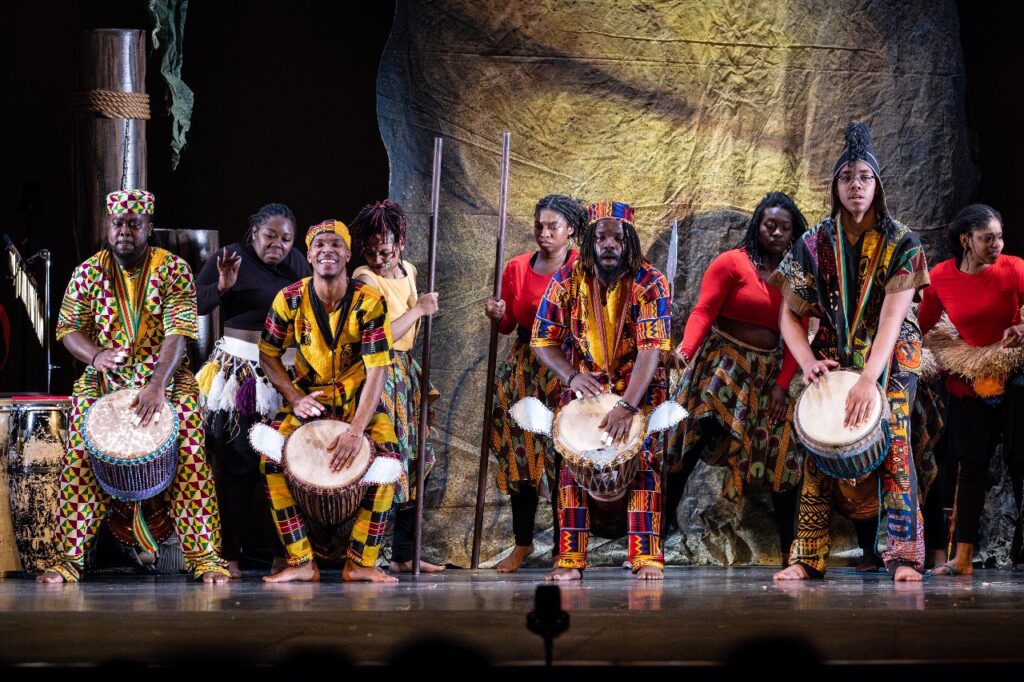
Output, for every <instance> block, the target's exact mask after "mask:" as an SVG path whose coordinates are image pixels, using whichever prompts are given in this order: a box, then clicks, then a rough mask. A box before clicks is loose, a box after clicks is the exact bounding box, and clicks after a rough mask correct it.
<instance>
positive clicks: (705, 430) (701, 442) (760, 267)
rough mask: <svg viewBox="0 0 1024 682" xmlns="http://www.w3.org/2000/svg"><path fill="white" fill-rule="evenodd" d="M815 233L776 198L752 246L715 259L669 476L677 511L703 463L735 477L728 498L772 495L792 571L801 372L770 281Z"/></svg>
mask: <svg viewBox="0 0 1024 682" xmlns="http://www.w3.org/2000/svg"><path fill="white" fill-rule="evenodd" d="M806 231H807V221H806V220H805V219H804V216H803V214H802V213H801V212H800V209H799V208H797V206H796V204H795V203H794V202H793V200H792V199H791V198H790V197H789V196H788V195H786V194H784V193H782V192H771V193H770V194H768V195H767V196H765V197H764V198H763V199H761V202H760V203H759V204H758V205H757V208H756V209H754V215H753V217H752V218H751V220H750V223H749V224H748V226H747V232H746V235H745V236H744V238H743V241H742V242H741V243H740V244H738V245H737V247H736V248H734V249H730V250H729V251H726V252H724V253H722V254H721V255H719V256H718V257H716V258H715V259H714V260H713V261H711V265H710V266H708V269H707V271H706V272H705V273H704V278H703V280H702V281H701V285H700V296H699V297H698V299H697V304H696V306H695V307H694V309H693V312H692V313H691V314H690V317H689V319H688V320H687V321H686V330H685V331H684V333H683V342H682V344H681V345H680V346H679V350H678V353H679V355H680V356H681V358H682V360H683V362H684V363H685V364H686V365H687V368H686V371H685V372H684V373H683V380H682V382H680V385H679V387H678V388H677V389H676V395H675V398H676V400H678V401H679V403H680V404H682V405H683V407H685V408H686V410H687V411H688V412H689V415H690V416H689V417H688V422H687V423H688V426H687V427H686V428H683V429H680V432H681V433H683V434H685V435H684V436H683V438H682V439H681V441H682V442H679V443H677V444H676V447H678V450H679V451H680V453H681V454H682V456H681V457H679V456H678V455H677V458H676V462H675V467H674V469H675V471H674V472H673V473H671V474H669V477H668V495H669V498H668V499H669V509H671V510H673V511H674V510H675V509H676V508H678V506H679V502H680V500H681V499H682V496H683V490H684V488H685V486H686V479H687V478H688V477H689V475H690V473H691V472H692V471H693V467H694V465H695V464H696V461H697V459H698V458H700V457H702V458H704V459H705V461H707V462H708V463H709V464H712V465H719V466H727V467H729V469H731V474H730V475H729V476H727V477H726V492H727V493H728V495H729V497H734V496H737V495H740V494H742V493H743V492H744V491H746V490H750V489H758V488H763V489H767V490H768V492H769V493H770V494H771V499H772V508H773V510H774V512H775V524H776V527H777V529H778V532H779V549H780V552H781V553H782V564H783V566H785V565H786V558H787V557H788V555H789V546H790V544H792V541H793V519H794V517H795V515H796V498H797V491H798V485H797V484H799V483H800V464H801V458H800V454H799V451H798V449H797V444H796V440H795V438H794V437H793V433H792V411H793V402H792V401H790V399H789V384H790V381H791V380H792V379H793V376H794V375H795V374H796V370H797V364H796V360H794V359H793V356H792V354H790V353H789V352H784V350H783V349H784V346H783V344H782V338H781V336H780V333H779V307H780V306H781V305H782V294H781V293H779V291H778V289H776V288H775V287H773V286H771V285H770V284H768V278H769V277H770V276H771V273H772V272H773V271H774V270H775V268H776V267H777V266H778V265H779V263H780V262H782V258H783V256H785V255H786V253H787V252H788V251H789V249H790V247H791V246H792V245H793V242H794V241H795V240H797V239H799V238H800V237H801V236H802V235H803V233H804V232H806ZM673 449H675V448H673ZM673 515H674V514H673Z"/></svg>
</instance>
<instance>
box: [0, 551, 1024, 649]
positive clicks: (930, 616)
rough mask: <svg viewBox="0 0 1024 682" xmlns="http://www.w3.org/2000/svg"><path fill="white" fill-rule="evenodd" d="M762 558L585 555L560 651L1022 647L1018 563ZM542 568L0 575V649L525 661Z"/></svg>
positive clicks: (568, 587)
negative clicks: (298, 574)
mask: <svg viewBox="0 0 1024 682" xmlns="http://www.w3.org/2000/svg"><path fill="white" fill-rule="evenodd" d="M772 573H773V571H772V570H771V569H767V568H687V567H678V568H677V567H670V568H669V569H668V571H667V573H666V579H665V581H664V582H649V583H647V582H640V581H637V580H635V579H633V578H632V577H631V576H630V574H629V573H628V571H626V570H616V569H608V568H605V569H593V570H589V571H587V573H586V579H585V580H584V581H583V582H581V583H578V584H562V585H561V586H560V587H561V594H562V606H563V608H564V609H565V610H566V611H568V612H569V614H570V617H571V627H570V628H569V630H568V632H566V633H565V634H563V635H562V636H561V637H559V638H558V639H557V640H556V642H555V646H554V660H555V663H556V664H582V665H589V666H593V665H605V664H627V665H653V666H676V665H700V666H708V665H716V664H718V663H721V662H722V661H723V660H725V659H726V657H727V656H728V655H729V653H730V652H731V651H733V650H735V649H736V647H737V646H740V645H742V644H744V643H747V642H750V641H752V640H756V639H759V638H765V637H790V636H791V637H796V638H801V639H803V640H805V641H807V642H809V643H810V644H811V646H812V647H813V648H815V649H816V650H817V651H818V652H819V653H820V655H821V656H822V657H823V658H824V660H825V661H826V662H828V663H839V664H843V663H846V664H868V663H881V664H898V663H930V664H937V663H967V662H979V663H981V662H987V663H998V664H1008V663H1014V662H1021V661H1024V573H1021V572H1016V573H1014V572H1010V571H1005V570H999V571H996V570H981V571H979V572H977V573H975V575H974V576H973V577H961V578H953V579H950V578H932V579H929V580H927V581H926V582H924V583H917V584H911V583H906V584H893V583H892V581H891V580H890V579H889V577H888V576H887V575H885V574H869V575H862V574H857V573H854V572H853V570H852V569H836V570H832V571H830V573H829V576H828V578H827V579H826V580H824V581H820V580H819V581H808V582H799V583H785V584H777V583H776V584H773V582H772V580H771V576H772ZM543 574H544V572H543V571H541V570H525V571H521V572H519V573H517V574H514V575H511V576H501V575H498V574H496V573H495V572H494V571H468V570H457V569H455V570H452V569H449V570H448V571H447V572H445V573H444V574H441V575H437V576H421V577H418V578H412V577H411V576H407V577H403V578H402V579H401V581H400V583H399V584H397V585H390V586H388V585H364V584H342V583H341V582H340V573H339V572H338V571H326V572H325V573H324V581H323V582H321V583H319V584H287V585H267V584H264V583H262V582H261V581H260V579H259V576H258V575H256V574H247V575H246V577H245V579H244V580H243V581H241V582H238V581H236V582H232V583H231V584H230V585H225V586H212V585H202V584H197V583H193V582H192V581H190V580H188V579H187V578H186V577H184V576H169V577H168V576H165V577H158V578H148V577H141V578H140V577H127V578H118V579H116V580H115V579H111V578H102V579H95V580H89V581H86V582H84V583H80V584H77V585H56V586H40V585H36V584H35V583H33V582H31V581H29V580H27V579H23V578H13V579H6V580H0V642H2V647H0V663H3V664H6V665H12V664H13V665H25V664H39V663H43V664H53V665H58V666H69V665H71V666H78V665H83V664H84V665H91V664H100V663H104V662H107V661H111V660H127V661H136V662H139V663H144V664H156V663H161V662H165V661H171V660H175V659H176V657H182V656H202V655H214V654H215V655H216V656H218V657H221V658H222V660H232V659H233V660H237V661H243V662H245V663H246V664H256V665H260V664H274V663H277V662H279V661H282V660H284V659H286V658H287V657H289V656H290V655H293V654H294V653H295V652H296V651H300V650H309V649H318V650H324V649H329V650H332V651H337V652H340V653H341V654H342V655H344V656H345V657H347V658H348V659H349V660H350V661H352V662H354V663H357V664H377V663H387V662H391V661H392V660H393V658H392V657H393V656H394V654H395V653H396V652H397V651H398V650H399V649H400V647H402V646H403V645H406V644H408V643H409V642H410V641H412V640H415V639H422V638H427V637H443V638H448V639H450V640H453V641H456V642H459V643H461V644H462V645H464V646H468V647H470V648H472V649H474V650H476V651H479V652H480V653H481V654H482V655H483V656H484V657H485V658H487V659H488V660H489V661H490V662H491V663H493V664H496V665H538V664H541V663H542V662H543V654H544V650H543V646H542V643H541V639H540V638H539V637H538V636H536V635H534V634H532V633H530V632H528V631H527V629H526V627H525V623H526V615H527V613H528V612H529V611H530V610H531V609H532V608H533V604H534V591H535V588H536V586H537V585H539V584H542V581H543Z"/></svg>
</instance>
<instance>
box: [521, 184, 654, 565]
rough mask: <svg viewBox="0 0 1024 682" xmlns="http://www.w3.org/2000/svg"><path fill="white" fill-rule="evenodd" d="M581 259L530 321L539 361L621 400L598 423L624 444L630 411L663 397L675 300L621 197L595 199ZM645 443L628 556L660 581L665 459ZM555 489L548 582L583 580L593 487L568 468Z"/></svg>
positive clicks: (634, 488) (631, 502)
mask: <svg viewBox="0 0 1024 682" xmlns="http://www.w3.org/2000/svg"><path fill="white" fill-rule="evenodd" d="M588 214H589V224H588V226H587V229H586V230H585V231H584V233H583V239H582V241H581V245H580V257H579V259H578V260H577V261H576V262H575V263H573V264H571V265H567V266H565V267H563V268H562V269H561V270H559V271H558V272H557V273H555V276H554V277H553V278H552V280H551V284H550V285H549V286H548V289H547V291H546V292H545V294H544V298H543V299H542V300H541V303H540V306H539V307H538V308H537V317H536V320H535V322H534V326H533V338H532V340H531V342H530V343H531V345H532V346H533V348H534V350H535V352H536V353H537V357H538V358H540V361H541V362H543V363H544V364H545V365H547V366H548V367H549V368H550V369H551V371H552V372H554V373H555V375H557V376H558V377H559V379H561V381H562V382H563V384H564V385H565V387H566V389H567V390H566V391H563V400H567V399H569V398H571V395H572V393H573V392H575V393H578V394H581V395H582V396H584V397H596V396H598V395H600V394H602V393H604V392H605V391H612V392H613V393H615V394H617V395H620V396H622V397H621V399H620V400H619V401H618V403H617V404H616V406H615V407H614V408H613V409H612V410H611V411H609V412H608V414H606V415H605V416H604V419H603V420H602V421H601V423H600V424H599V428H600V429H602V430H604V431H606V432H607V433H608V436H609V437H610V438H611V440H612V442H615V443H618V442H622V441H625V439H626V437H627V436H628V434H629V430H630V426H631V422H632V419H633V417H634V416H635V415H636V414H638V413H639V412H640V410H645V411H646V410H648V409H650V408H652V407H654V406H656V405H658V404H660V403H661V402H663V401H664V398H665V374H664V370H663V369H662V368H660V367H659V361H660V356H661V352H662V351H666V350H669V349H670V347H671V346H670V341H669V318H670V315H671V301H670V300H669V286H668V281H667V280H666V279H665V276H664V275H662V274H661V273H660V272H658V271H657V270H655V269H654V267H653V266H652V265H651V264H650V263H648V262H647V261H645V260H644V258H643V254H642V252H641V250H640V239H639V237H638V236H637V232H636V228H634V226H633V209H632V207H630V206H629V205H627V204H623V203H618V202H600V203H596V204H591V205H590V207H589V209H588ZM651 445H652V439H650V438H648V440H647V441H646V442H645V443H644V448H643V452H642V454H641V462H640V467H639V471H638V472H637V474H636V476H635V478H634V479H633V481H632V482H631V483H630V486H629V490H628V491H627V493H626V496H627V500H626V510H627V516H628V517H629V519H628V521H629V523H628V527H629V559H630V564H631V566H632V569H633V573H634V574H635V575H636V576H637V578H640V579H646V580H661V579H662V578H663V569H664V566H665V559H664V556H663V554H662V549H661V481H660V476H659V472H658V468H659V467H658V462H657V461H656V459H655V457H654V455H653V453H652V452H651ZM558 484H559V495H558V510H559V519H560V526H561V528H560V531H559V533H560V537H559V538H558V548H559V558H558V565H557V567H556V568H555V570H554V571H552V572H551V573H550V574H548V579H549V580H579V579H581V578H582V573H581V571H583V569H585V568H586V565H587V541H588V539H589V535H590V515H589V509H588V502H587V493H586V491H585V490H584V489H583V488H582V487H581V486H580V485H578V484H577V483H576V481H575V480H574V478H573V476H572V473H571V472H569V470H568V468H565V469H563V470H562V472H561V476H560V480H559V482H558Z"/></svg>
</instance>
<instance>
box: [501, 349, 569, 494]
mask: <svg viewBox="0 0 1024 682" xmlns="http://www.w3.org/2000/svg"><path fill="white" fill-rule="evenodd" d="M496 379H497V381H496V382H495V389H494V390H495V400H494V409H493V411H492V412H491V415H492V416H491V420H492V421H491V424H492V428H491V454H492V455H494V457H495V458H496V459H497V460H498V476H497V483H498V490H500V491H501V492H502V493H504V494H506V495H508V494H510V493H516V492H519V486H520V485H523V484H528V485H532V486H533V487H534V488H536V489H537V494H538V495H540V496H541V497H543V498H546V499H550V496H551V495H550V483H551V481H553V480H554V478H555V459H554V458H555V450H554V446H553V445H552V444H551V439H550V438H548V437H546V436H540V435H534V434H532V433H529V432H527V431H524V430H523V429H521V428H519V425H518V424H516V422H515V420H514V419H512V416H511V415H510V414H509V409H510V408H511V407H512V406H513V405H515V404H516V402H518V401H519V400H522V399H523V398H526V397H533V398H537V399H538V400H540V401H541V402H542V403H544V404H545V405H546V406H547V407H548V408H549V409H552V410H554V409H555V408H557V406H558V403H559V398H560V397H561V390H562V384H561V382H560V381H559V380H558V377H556V376H555V375H554V373H552V372H551V370H549V369H548V368H547V367H545V366H544V364H543V363H541V361H540V360H538V359H537V356H536V355H535V354H534V352H533V349H532V348H530V344H529V343H527V342H524V341H522V340H521V339H516V341H515V343H513V344H512V348H511V349H510V350H509V354H508V357H507V358H506V359H505V361H504V362H503V363H501V364H500V365H498V370H497V372H496Z"/></svg>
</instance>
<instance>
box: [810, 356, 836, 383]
mask: <svg viewBox="0 0 1024 682" xmlns="http://www.w3.org/2000/svg"><path fill="white" fill-rule="evenodd" d="M802 369H803V370H804V386H810V385H811V384H816V383H818V379H821V378H823V377H827V376H828V373H829V371H830V370H833V369H839V363H838V362H836V361H835V360H815V361H814V362H812V363H811V364H809V365H807V366H806V367H803V368H802Z"/></svg>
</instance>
